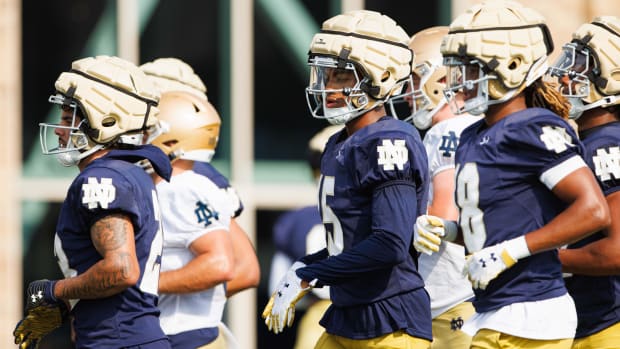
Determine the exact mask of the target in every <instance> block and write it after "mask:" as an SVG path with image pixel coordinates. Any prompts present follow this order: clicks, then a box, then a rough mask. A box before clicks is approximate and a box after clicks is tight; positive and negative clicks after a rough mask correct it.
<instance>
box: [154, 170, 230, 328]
mask: <svg viewBox="0 0 620 349" xmlns="http://www.w3.org/2000/svg"><path fill="white" fill-rule="evenodd" d="M157 193H158V196H159V201H160V206H161V215H162V220H163V228H164V248H163V252H162V261H161V271H162V272H163V271H167V270H174V269H179V268H181V267H183V266H184V265H186V264H187V263H188V262H189V261H191V260H192V259H193V258H194V254H193V253H192V252H191V251H190V250H189V246H190V245H191V244H192V242H194V241H195V240H196V239H198V238H200V237H201V236H203V235H204V234H208V233H209V232H211V231H215V230H226V231H228V230H229V225H230V217H231V216H232V214H233V210H234V209H233V208H232V207H231V205H230V202H231V201H230V200H229V199H228V197H227V196H226V195H225V193H224V192H223V191H222V190H220V189H219V188H218V187H217V186H216V185H215V184H214V183H213V182H212V181H211V180H209V179H208V178H207V177H204V176H202V175H199V174H197V173H195V172H194V171H185V172H183V173H181V174H179V175H175V176H173V177H172V179H171V180H170V182H165V181H162V182H160V183H158V184H157ZM225 303H226V291H225V289H224V285H223V284H220V285H218V286H216V287H214V288H211V289H208V290H205V291H202V292H196V293H186V294H160V295H159V305H158V306H159V309H160V310H161V315H160V323H161V327H162V329H163V330H164V332H165V333H166V334H168V335H173V334H177V333H180V332H185V331H190V330H195V329H201V328H209V327H216V326H217V325H218V324H219V323H220V322H221V319H222V315H223V312H224V305H225Z"/></svg>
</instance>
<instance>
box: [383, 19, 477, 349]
mask: <svg viewBox="0 0 620 349" xmlns="http://www.w3.org/2000/svg"><path fill="white" fill-rule="evenodd" d="M447 34H448V27H431V28H427V29H424V30H421V31H419V32H418V33H416V34H414V35H413V36H412V37H411V40H410V41H409V47H410V48H411V49H412V50H413V52H415V55H416V65H415V67H414V68H413V71H412V81H411V83H410V85H412V87H414V88H410V89H409V90H408V92H407V93H403V94H402V95H398V96H396V97H393V98H391V99H390V106H394V105H395V104H397V103H399V102H400V103H403V102H405V101H406V102H407V103H409V105H410V107H411V109H410V111H411V112H412V113H411V115H410V116H408V117H406V118H405V120H407V121H410V122H413V124H414V125H415V126H416V127H417V128H418V129H419V130H421V131H426V133H425V135H424V141H423V143H424V147H425V148H426V153H427V156H428V167H429V174H430V178H431V183H430V187H429V199H428V210H427V213H428V214H430V215H434V216H437V217H441V218H443V219H448V220H456V219H457V218H458V210H457V208H456V204H455V203H454V189H455V188H454V167H455V166H454V156H455V153H456V147H457V145H458V142H459V137H460V136H461V132H462V131H463V129H465V128H466V127H467V126H469V125H470V124H472V123H473V122H475V121H478V120H480V116H474V115H470V114H468V113H464V114H463V115H460V116H458V117H455V115H454V113H452V111H451V109H450V105H448V103H447V102H446V99H445V97H444V94H443V90H444V88H445V87H446V72H447V69H446V67H444V66H443V58H442V55H441V52H440V51H439V46H440V45H441V40H442V39H443V37H444V36H445V35H447ZM458 97H460V95H459V96H458ZM395 109H396V108H393V109H392V110H394V111H395ZM429 127H430V129H429ZM422 242H423V241H422ZM414 245H415V246H416V249H417V250H418V251H420V252H423V253H422V254H421V255H420V257H419V263H418V268H419V270H420V274H421V275H422V278H423V279H424V284H425V287H426V290H427V291H428V293H429V296H430V297H431V315H432V317H433V343H432V345H431V348H433V349H461V348H463V349H464V348H467V349H468V348H469V345H470V344H471V337H470V336H469V335H468V334H466V333H465V332H463V331H460V329H461V326H462V324H463V321H464V320H466V319H467V318H469V317H470V316H471V315H472V314H473V313H474V307H473V305H472V304H471V298H473V292H472V289H471V284H470V283H469V281H468V280H467V278H466V277H465V276H463V274H462V270H463V266H464V265H465V251H464V249H463V246H461V245H457V244H455V243H453V242H447V241H443V242H441V244H440V245H439V246H438V247H439V249H435V250H429V249H428V247H427V246H424V245H418V241H415V240H414ZM433 252H436V253H433Z"/></svg>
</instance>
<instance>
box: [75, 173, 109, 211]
mask: <svg viewBox="0 0 620 349" xmlns="http://www.w3.org/2000/svg"><path fill="white" fill-rule="evenodd" d="M82 191H84V196H82V203H83V204H87V205H88V209H91V210H92V209H95V208H97V206H101V208H103V209H106V208H108V205H109V204H110V203H111V202H112V201H114V199H115V198H116V187H114V185H112V178H101V183H99V182H97V178H95V177H88V182H87V183H84V184H82Z"/></svg>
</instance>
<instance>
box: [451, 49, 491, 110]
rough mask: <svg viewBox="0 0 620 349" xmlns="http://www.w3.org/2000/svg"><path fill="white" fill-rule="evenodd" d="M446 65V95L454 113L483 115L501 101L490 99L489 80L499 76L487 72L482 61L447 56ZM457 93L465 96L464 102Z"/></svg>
mask: <svg viewBox="0 0 620 349" xmlns="http://www.w3.org/2000/svg"><path fill="white" fill-rule="evenodd" d="M444 65H445V66H446V67H447V69H448V73H447V82H446V89H445V90H444V95H445V98H446V100H447V101H448V103H450V109H451V110H452V112H453V113H454V114H457V115H459V114H464V113H470V114H472V115H481V114H483V113H484V112H486V110H487V108H488V106H489V105H490V104H495V103H499V102H500V101H490V100H489V80H495V79H497V77H496V76H495V75H492V74H487V73H486V72H485V70H484V65H483V64H482V63H481V62H480V61H478V60H476V59H473V60H462V59H460V58H456V57H445V58H444ZM457 94H460V95H461V96H463V103H460V101H459V98H457ZM502 100H503V99H502ZM492 102H494V103H492Z"/></svg>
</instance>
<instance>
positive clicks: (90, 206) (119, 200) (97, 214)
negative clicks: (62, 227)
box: [71, 167, 142, 226]
mask: <svg viewBox="0 0 620 349" xmlns="http://www.w3.org/2000/svg"><path fill="white" fill-rule="evenodd" d="M134 189H135V184H133V183H131V182H130V181H129V180H128V179H127V178H126V177H125V176H123V175H122V174H121V173H120V172H118V171H115V170H113V169H110V168H105V167H89V168H87V169H86V170H85V171H84V172H83V173H82V174H81V175H80V176H79V177H78V178H77V179H76V181H75V182H74V183H73V185H72V186H71V191H72V195H75V197H77V198H79V202H80V203H81V205H80V212H81V213H82V215H83V217H85V218H86V223H87V224H88V226H92V225H93V224H94V223H95V222H96V221H97V220H99V219H101V218H103V217H105V216H107V215H109V214H112V213H123V214H126V215H129V216H130V217H131V218H132V220H134V222H135V220H136V218H137V217H140V212H141V210H142V208H141V205H140V203H139V202H137V201H136V198H138V197H141V196H140V195H137V194H136V193H135V192H134Z"/></svg>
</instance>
